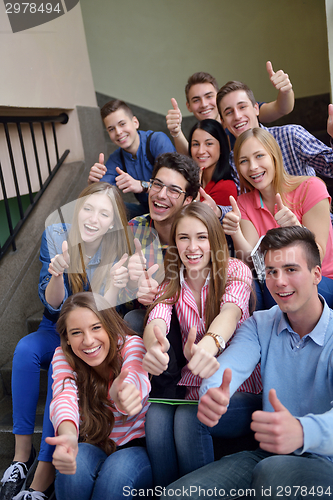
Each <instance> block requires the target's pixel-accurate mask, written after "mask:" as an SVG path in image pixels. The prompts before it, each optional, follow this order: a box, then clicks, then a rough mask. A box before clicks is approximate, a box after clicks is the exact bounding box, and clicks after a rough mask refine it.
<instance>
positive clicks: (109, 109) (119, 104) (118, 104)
mask: <svg viewBox="0 0 333 500" xmlns="http://www.w3.org/2000/svg"><path fill="white" fill-rule="evenodd" d="M118 109H122V110H124V111H125V113H126V114H127V115H128V116H129V117H130V118H133V116H134V113H133V111H132V110H131V108H130V107H129V106H128V105H127V104H126V102H124V101H121V100H120V99H113V100H112V101H109V102H107V103H106V104H104V106H103V107H102V108H101V117H102V120H104V118H106V117H107V116H109V115H110V114H111V113H114V112H115V111H118Z"/></svg>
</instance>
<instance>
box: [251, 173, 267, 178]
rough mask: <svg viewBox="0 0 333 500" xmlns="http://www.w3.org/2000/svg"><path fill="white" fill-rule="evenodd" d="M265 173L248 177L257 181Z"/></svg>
mask: <svg viewBox="0 0 333 500" xmlns="http://www.w3.org/2000/svg"><path fill="white" fill-rule="evenodd" d="M264 173H265V172H260V174H256V175H250V177H251V179H258V177H261V176H262V175H264Z"/></svg>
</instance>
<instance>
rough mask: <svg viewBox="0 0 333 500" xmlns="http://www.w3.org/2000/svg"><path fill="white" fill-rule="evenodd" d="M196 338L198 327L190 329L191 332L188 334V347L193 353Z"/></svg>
mask: <svg viewBox="0 0 333 500" xmlns="http://www.w3.org/2000/svg"><path fill="white" fill-rule="evenodd" d="M196 336H197V327H196V326H192V328H190V331H189V332H188V336H187V342H186V344H187V347H188V348H189V350H190V352H191V353H192V348H193V346H194V342H195V339H196Z"/></svg>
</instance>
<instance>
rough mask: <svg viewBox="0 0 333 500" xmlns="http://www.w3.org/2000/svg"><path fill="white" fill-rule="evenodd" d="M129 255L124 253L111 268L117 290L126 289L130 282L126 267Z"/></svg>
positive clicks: (112, 278) (113, 282)
mask: <svg viewBox="0 0 333 500" xmlns="http://www.w3.org/2000/svg"><path fill="white" fill-rule="evenodd" d="M127 259H128V254H127V253H124V255H123V256H122V258H121V259H120V260H119V261H118V262H117V263H116V264H114V265H113V266H112V267H111V271H110V275H111V280H112V284H113V286H115V287H116V288H125V286H126V285H127V282H128V278H129V274H128V269H127V267H124V265H123V264H125V262H126V260H127Z"/></svg>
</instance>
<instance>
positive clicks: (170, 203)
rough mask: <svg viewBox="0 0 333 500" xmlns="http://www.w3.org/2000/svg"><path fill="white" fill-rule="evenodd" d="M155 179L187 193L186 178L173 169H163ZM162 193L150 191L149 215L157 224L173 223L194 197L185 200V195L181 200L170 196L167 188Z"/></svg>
mask: <svg viewBox="0 0 333 500" xmlns="http://www.w3.org/2000/svg"><path fill="white" fill-rule="evenodd" d="M155 179H156V180H157V181H159V182H161V183H162V184H165V186H168V187H174V188H178V189H180V190H181V191H186V187H187V181H186V179H185V177H184V176H183V175H182V174H181V173H179V172H177V171H176V170H172V169H171V168H166V167H162V168H160V169H159V170H158V172H157V173H156V176H155ZM165 186H164V187H163V188H162V189H161V191H158V192H156V191H155V190H154V189H153V188H151V189H149V193H148V203H149V213H150V216H151V218H152V219H153V220H154V221H156V222H168V223H172V221H173V219H174V217H175V215H176V213H177V212H178V210H179V209H180V208H181V207H182V206H183V205H187V204H188V203H190V202H191V201H192V197H191V196H188V197H187V198H185V196H186V195H185V194H183V193H182V194H181V195H180V196H179V198H172V197H170V196H168V193H167V190H166V187H165Z"/></svg>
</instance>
